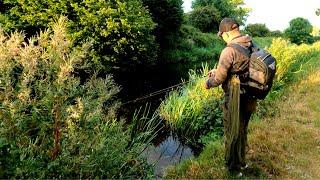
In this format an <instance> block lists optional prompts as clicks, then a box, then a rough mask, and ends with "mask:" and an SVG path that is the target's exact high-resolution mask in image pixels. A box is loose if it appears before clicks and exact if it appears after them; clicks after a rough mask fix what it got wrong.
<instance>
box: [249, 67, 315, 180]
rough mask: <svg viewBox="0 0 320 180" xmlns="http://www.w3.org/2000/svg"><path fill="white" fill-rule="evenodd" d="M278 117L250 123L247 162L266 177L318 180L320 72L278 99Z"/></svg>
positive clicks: (292, 87) (294, 86)
mask: <svg viewBox="0 0 320 180" xmlns="http://www.w3.org/2000/svg"><path fill="white" fill-rule="evenodd" d="M277 104H280V105H281V106H279V107H278V108H279V116H277V117H273V118H270V119H268V118H265V119H263V121H262V122H253V123H252V124H251V128H250V130H251V131H250V133H249V134H250V135H249V144H250V148H251V151H249V152H251V153H250V154H249V155H248V159H249V161H250V162H252V163H253V164H255V166H256V167H257V168H260V169H261V170H262V172H263V173H264V174H265V175H267V176H269V177H274V176H277V177H281V178H294V179H296V178H297V179H300V178H308V179H309V178H312V179H314V178H315V179H319V178H320V69H318V70H317V71H316V72H315V73H314V74H312V75H310V76H309V77H308V78H306V79H305V80H303V81H301V82H300V83H298V84H295V85H293V86H291V88H290V90H289V91H288V92H287V93H286V94H285V96H283V97H282V98H281V99H279V102H278V103H277Z"/></svg>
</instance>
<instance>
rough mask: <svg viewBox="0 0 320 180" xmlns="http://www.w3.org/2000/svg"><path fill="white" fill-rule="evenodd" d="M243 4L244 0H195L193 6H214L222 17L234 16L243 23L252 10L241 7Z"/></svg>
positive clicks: (195, 7) (194, 7)
mask: <svg viewBox="0 0 320 180" xmlns="http://www.w3.org/2000/svg"><path fill="white" fill-rule="evenodd" d="M243 4H244V2H243V0H194V1H193V2H192V8H193V9H197V8H199V7H205V6H213V7H215V8H216V9H217V10H218V11H219V13H220V17H221V19H222V18H225V17H230V18H234V19H235V20H236V21H237V22H238V23H239V24H241V25H242V24H244V22H245V20H246V17H247V15H248V13H249V11H250V10H249V9H247V8H243V7H241V5H243ZM217 25H218V24H217Z"/></svg>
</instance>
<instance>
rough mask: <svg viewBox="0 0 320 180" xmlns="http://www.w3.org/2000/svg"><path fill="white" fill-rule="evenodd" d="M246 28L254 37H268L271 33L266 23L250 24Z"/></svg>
mask: <svg viewBox="0 0 320 180" xmlns="http://www.w3.org/2000/svg"><path fill="white" fill-rule="evenodd" d="M245 30H246V31H247V32H249V33H250V35H251V36H253V37H266V36H268V35H269V33H270V30H269V29H268V28H267V26H266V25H265V24H259V23H257V24H248V25H247V26H246V27H245Z"/></svg>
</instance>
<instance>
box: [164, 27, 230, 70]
mask: <svg viewBox="0 0 320 180" xmlns="http://www.w3.org/2000/svg"><path fill="white" fill-rule="evenodd" d="M175 41H176V42H175V43H176V44H175V45H174V46H173V47H172V48H171V49H168V50H166V51H165V52H164V58H165V59H166V61H167V62H175V63H177V62H184V63H191V64H193V65H194V64H195V63H196V64H197V66H199V67H200V68H201V63H204V62H215V61H214V60H215V59H217V56H218V54H219V53H220V52H221V50H222V48H223V46H224V45H223V42H222V41H221V40H220V39H218V37H217V36H216V35H215V34H209V33H202V32H201V31H199V29H197V28H194V27H192V26H189V25H183V26H181V29H180V32H179V38H178V39H175ZM189 68H190V66H189ZM189 68H188V69H189ZM188 69H187V70H186V71H188Z"/></svg>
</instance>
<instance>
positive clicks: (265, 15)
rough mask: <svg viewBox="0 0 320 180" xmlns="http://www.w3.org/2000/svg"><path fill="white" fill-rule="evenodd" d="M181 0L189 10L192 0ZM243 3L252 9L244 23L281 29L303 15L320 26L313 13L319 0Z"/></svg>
mask: <svg viewBox="0 0 320 180" xmlns="http://www.w3.org/2000/svg"><path fill="white" fill-rule="evenodd" d="M183 1H184V3H183V8H184V11H185V12H188V11H190V10H191V2H192V0H183ZM244 3H245V4H246V5H245V7H249V8H251V9H252V10H251V12H250V14H249V16H248V18H247V23H246V24H252V23H263V24H266V26H267V27H268V28H269V29H270V30H281V31H283V30H284V29H286V28H287V27H289V22H290V20H292V19H294V18H296V17H303V18H305V19H308V20H309V21H310V23H311V24H312V25H314V26H317V27H320V16H316V14H315V11H316V9H317V8H320V0H244Z"/></svg>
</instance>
